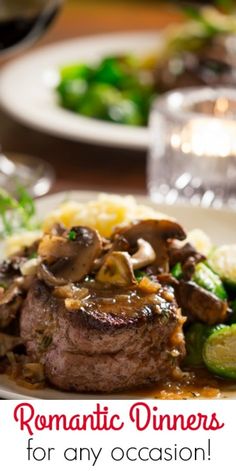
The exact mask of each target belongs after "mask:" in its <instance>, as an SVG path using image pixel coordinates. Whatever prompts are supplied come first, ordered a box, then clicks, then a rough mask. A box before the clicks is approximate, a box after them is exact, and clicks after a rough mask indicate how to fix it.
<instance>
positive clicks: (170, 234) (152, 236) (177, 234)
mask: <svg viewBox="0 0 236 471" xmlns="http://www.w3.org/2000/svg"><path fill="white" fill-rule="evenodd" d="M185 238H186V234H185V232H184V230H183V229H182V227H181V226H180V225H179V224H177V223H176V222H174V221H171V220H164V219H161V220H155V219H149V220H144V221H139V222H136V223H134V224H132V225H130V226H129V227H128V228H127V227H126V228H122V229H119V230H118V231H116V232H115V233H114V236H113V240H114V250H116V248H117V247H119V246H120V245H121V240H122V241H124V240H126V241H127V242H128V243H129V247H130V249H131V250H132V249H133V250H135V248H136V247H137V242H138V240H139V239H143V240H145V241H146V242H148V243H149V244H150V245H151V246H152V248H153V250H154V252H155V255H156V257H155V261H154V262H152V263H151V264H150V265H151V267H152V272H153V273H158V272H168V271H169V255H168V241H169V240H172V239H178V240H184V239H185ZM123 243H124V242H123Z"/></svg>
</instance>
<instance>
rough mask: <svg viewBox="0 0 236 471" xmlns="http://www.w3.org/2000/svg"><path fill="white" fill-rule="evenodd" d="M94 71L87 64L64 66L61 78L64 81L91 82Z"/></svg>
mask: <svg viewBox="0 0 236 471" xmlns="http://www.w3.org/2000/svg"><path fill="white" fill-rule="evenodd" d="M93 73H94V71H93V69H92V67H89V66H88V65H87V64H70V65H67V66H64V67H62V68H61V70H60V77H61V79H62V80H74V79H82V80H86V81H87V80H90V79H91V78H92V76H93Z"/></svg>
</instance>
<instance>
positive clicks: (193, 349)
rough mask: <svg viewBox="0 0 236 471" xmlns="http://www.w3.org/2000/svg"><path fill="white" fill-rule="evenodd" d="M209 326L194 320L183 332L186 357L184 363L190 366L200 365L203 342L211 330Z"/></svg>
mask: <svg viewBox="0 0 236 471" xmlns="http://www.w3.org/2000/svg"><path fill="white" fill-rule="evenodd" d="M211 329H212V328H210V327H209V326H207V325H204V324H201V323H200V322H196V323H195V324H192V325H191V326H190V327H189V328H188V330H187V332H186V334H185V344H186V352H187V355H186V358H185V364H186V365H191V366H202V365H203V364H204V362H203V358H202V350H203V346H204V343H205V341H206V339H207V337H208V336H209V333H210V332H211Z"/></svg>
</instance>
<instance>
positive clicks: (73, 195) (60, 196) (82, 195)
mask: <svg viewBox="0 0 236 471" xmlns="http://www.w3.org/2000/svg"><path fill="white" fill-rule="evenodd" d="M103 193H104V192H103ZM106 193H107V194H114V193H112V192H108V191H106ZM99 194H101V192H98V191H84V190H81V191H80V190H70V191H60V192H57V193H53V194H50V195H46V196H43V197H40V198H38V199H37V200H36V206H37V208H39V207H40V205H41V203H42V204H43V203H44V202H49V204H51V205H58V204H60V202H62V201H63V200H65V199H66V198H70V199H80V200H81V201H82V202H83V201H86V200H90V199H91V198H94V197H97V196H98V195H99ZM134 197H135V199H136V200H137V201H138V202H140V203H142V204H145V203H146V204H149V205H151V206H154V207H157V208H158V209H159V210H160V211H163V208H166V212H167V214H168V210H171V208H172V209H174V210H175V208H176V209H177V211H181V210H184V209H185V210H186V208H188V210H191V211H192V210H195V211H198V212H200V213H202V212H203V213H205V214H206V215H207V217H210V215H211V214H214V215H215V216H216V215H222V217H223V215H224V216H226V217H228V218H229V217H232V216H234V217H235V218H236V212H235V211H233V210H231V209H229V208H226V209H213V208H202V207H193V206H191V205H188V204H187V205H183V204H175V205H159V204H157V203H155V202H153V201H151V199H150V197H149V196H147V195H144V194H137V195H134ZM235 223H236V222H235ZM4 376H5V375H3V377H4ZM8 381H9V383H11V382H12V381H11V380H10V379H8ZM2 387H3V389H2ZM7 387H8V386H7V385H4V384H3V386H1V375H0V396H1V397H3V398H5V399H17V400H22V399H24V400H45V399H48V400H60V399H61V400H90V399H97V398H98V395H95V394H83V393H70V392H63V391H59V390H55V391H56V394H58V396H61V397H50V398H49V397H48V398H47V397H42V396H41V397H40V396H37V391H40V390H34V392H36V395H33V396H32V395H30V390H27V389H26V388H22V387H19V389H20V390H19V392H17V391H11V390H9V391H8V390H7ZM22 390H23V391H24V390H25V391H26V392H29V394H28V395H27V394H24V393H23V392H22ZM47 390H49V391H54V389H53V388H50V387H49V388H46V391H47ZM223 394H225V393H224V392H223ZM228 394H230V392H229V393H228ZM231 394H232V397H231ZM231 394H230V396H229V397H224V395H223V397H219V398H214V399H213V400H230V399H231V400H236V389H235V391H233V392H232V393H231ZM62 396H65V397H62ZM99 397H100V398H101V399H129V400H132V399H140V397H142V399H152V397H146V396H144V395H143V396H139V395H138V393H135V392H134V394H133V396H131V395H130V394H127V395H126V394H125V392H124V393H121V394H120V395H119V394H117V395H115V394H113V395H107V394H103V395H101V396H99ZM204 399H206V398H204V397H203V398H197V400H204Z"/></svg>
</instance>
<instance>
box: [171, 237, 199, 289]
mask: <svg viewBox="0 0 236 471" xmlns="http://www.w3.org/2000/svg"><path fill="white" fill-rule="evenodd" d="M169 257H170V266H171V267H173V266H174V265H176V263H181V266H182V271H183V278H184V279H185V280H190V279H191V278H192V276H193V274H194V271H195V267H196V265H197V263H199V262H201V261H203V260H205V259H206V257H205V256H204V255H202V254H201V253H200V252H198V251H197V250H196V249H195V247H193V245H192V244H190V243H189V242H187V243H186V244H184V245H183V243H181V242H178V241H176V240H175V241H173V242H172V243H171V244H170V246H169Z"/></svg>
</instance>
